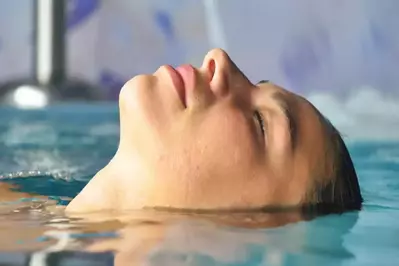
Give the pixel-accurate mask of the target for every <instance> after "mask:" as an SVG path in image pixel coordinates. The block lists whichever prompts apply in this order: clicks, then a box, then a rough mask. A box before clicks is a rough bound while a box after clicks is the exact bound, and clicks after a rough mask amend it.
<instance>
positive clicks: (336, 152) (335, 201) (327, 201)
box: [304, 114, 363, 215]
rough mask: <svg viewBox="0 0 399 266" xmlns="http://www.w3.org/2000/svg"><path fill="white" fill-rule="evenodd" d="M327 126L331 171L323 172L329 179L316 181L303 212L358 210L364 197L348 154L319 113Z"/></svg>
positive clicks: (337, 134)
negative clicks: (309, 200) (310, 200)
mask: <svg viewBox="0 0 399 266" xmlns="http://www.w3.org/2000/svg"><path fill="white" fill-rule="evenodd" d="M320 117H321V119H322V120H323V123H324V124H326V125H327V127H326V130H327V136H328V139H327V151H326V157H325V158H326V159H327V160H330V161H329V163H331V166H330V171H326V172H327V173H325V174H327V175H329V176H328V178H327V179H324V178H323V180H328V181H327V182H324V183H317V184H315V187H313V188H312V192H311V193H312V194H313V195H312V203H311V204H309V205H308V206H305V207H304V209H305V213H308V214H312V215H313V214H315V215H323V214H329V213H343V212H345V211H354V210H360V209H361V207H362V203H363V198H362V195H361V191H360V186H359V181H358V178H357V174H356V170H355V167H354V164H353V161H352V159H351V156H350V153H349V151H348V148H347V146H346V145H345V142H344V140H343V139H342V136H341V134H340V133H339V131H338V130H337V129H336V128H334V126H333V125H332V124H331V123H330V121H328V119H326V118H325V117H323V116H322V115H321V114H320Z"/></svg>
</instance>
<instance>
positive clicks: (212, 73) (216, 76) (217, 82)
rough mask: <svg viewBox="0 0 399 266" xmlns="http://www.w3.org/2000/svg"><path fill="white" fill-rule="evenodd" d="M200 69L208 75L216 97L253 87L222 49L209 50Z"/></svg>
mask: <svg viewBox="0 0 399 266" xmlns="http://www.w3.org/2000/svg"><path fill="white" fill-rule="evenodd" d="M201 68H202V69H203V71H205V72H207V73H208V75H209V78H210V87H211V90H212V91H213V93H214V94H215V95H216V96H224V95H226V94H227V93H229V91H231V92H239V91H240V90H242V89H243V88H245V87H248V86H253V85H252V84H251V82H250V81H249V80H248V78H247V77H246V76H245V75H244V74H243V73H242V71H241V70H240V69H239V68H238V67H237V66H236V65H235V63H234V62H233V60H231V58H230V56H229V55H228V54H227V52H226V51H224V50H223V49H220V48H216V49H212V50H210V51H209V52H208V53H207V54H206V56H205V58H204V61H203V64H202V67H201Z"/></svg>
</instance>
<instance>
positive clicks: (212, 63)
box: [208, 59, 216, 82]
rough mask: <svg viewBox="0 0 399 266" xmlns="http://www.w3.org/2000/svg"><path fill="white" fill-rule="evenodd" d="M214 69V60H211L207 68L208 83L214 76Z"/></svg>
mask: <svg viewBox="0 0 399 266" xmlns="http://www.w3.org/2000/svg"><path fill="white" fill-rule="evenodd" d="M215 68H216V63H215V60H213V59H212V60H210V61H209V66H208V72H209V82H211V81H212V79H213V76H214V75H215Z"/></svg>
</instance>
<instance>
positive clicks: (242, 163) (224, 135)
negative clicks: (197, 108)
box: [194, 110, 259, 169]
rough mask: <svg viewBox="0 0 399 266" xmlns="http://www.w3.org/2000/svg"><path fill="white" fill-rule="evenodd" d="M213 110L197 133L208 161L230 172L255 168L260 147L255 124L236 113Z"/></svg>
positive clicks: (197, 138)
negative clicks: (210, 160)
mask: <svg viewBox="0 0 399 266" xmlns="http://www.w3.org/2000/svg"><path fill="white" fill-rule="evenodd" d="M211 111H212V113H210V114H208V115H207V116H206V119H204V120H203V121H202V122H201V123H200V124H199V125H198V128H197V130H196V132H195V133H194V135H195V138H196V140H197V142H198V144H199V145H200V147H202V151H205V152H206V159H207V160H209V159H212V160H213V161H214V162H217V163H218V164H219V165H220V166H224V167H226V168H227V167H229V168H230V169H235V168H241V169H244V168H245V167H251V165H254V164H255V163H256V162H257V160H258V158H259V145H258V144H257V138H256V132H255V130H254V125H253V124H252V121H251V120H250V119H248V118H247V117H245V116H244V115H243V114H242V113H241V112H238V111H235V110H225V111H219V110H211ZM204 158H205V157H204Z"/></svg>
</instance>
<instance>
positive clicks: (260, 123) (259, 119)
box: [254, 111, 265, 136]
mask: <svg viewBox="0 0 399 266" xmlns="http://www.w3.org/2000/svg"><path fill="white" fill-rule="evenodd" d="M254 118H255V120H256V121H257V122H258V127H259V129H260V131H261V132H262V135H263V136H265V119H264V118H263V115H262V114H261V113H260V112H259V111H255V113H254Z"/></svg>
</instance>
